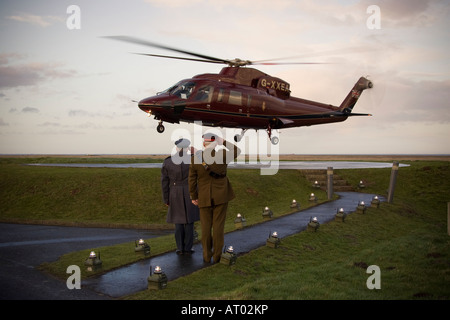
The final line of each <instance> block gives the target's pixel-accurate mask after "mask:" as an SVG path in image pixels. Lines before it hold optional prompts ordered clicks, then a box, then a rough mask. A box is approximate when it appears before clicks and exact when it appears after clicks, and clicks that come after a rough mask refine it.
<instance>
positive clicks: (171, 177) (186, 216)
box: [161, 155, 200, 224]
mask: <svg viewBox="0 0 450 320" xmlns="http://www.w3.org/2000/svg"><path fill="white" fill-rule="evenodd" d="M177 156H178V155H177ZM178 159H180V158H177V160H178ZM179 162H180V161H172V157H168V158H166V159H164V162H163V165H162V169H161V187H162V196H163V201H164V203H165V204H168V205H169V209H168V211H167V219H166V221H167V222H168V223H174V224H186V223H192V222H195V221H198V220H200V215H199V210H198V207H197V206H195V205H193V204H192V201H191V199H190V196H189V185H188V178H189V161H185V162H182V163H179ZM178 163H179V164H178Z"/></svg>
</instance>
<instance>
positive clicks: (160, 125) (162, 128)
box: [156, 123, 166, 133]
mask: <svg viewBox="0 0 450 320" xmlns="http://www.w3.org/2000/svg"><path fill="white" fill-rule="evenodd" d="M165 129H166V128H164V126H163V124H162V123H160V124H158V126H157V127H156V131H158V132H159V133H163V132H164V130H165Z"/></svg>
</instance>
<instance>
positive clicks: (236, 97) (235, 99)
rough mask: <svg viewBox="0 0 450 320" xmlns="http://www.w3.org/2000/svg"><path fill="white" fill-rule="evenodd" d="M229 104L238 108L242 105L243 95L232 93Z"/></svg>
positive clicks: (237, 92) (236, 92)
mask: <svg viewBox="0 0 450 320" xmlns="http://www.w3.org/2000/svg"><path fill="white" fill-rule="evenodd" d="M228 103H229V104H235V105H238V106H241V105H242V93H240V92H239V91H233V90H231V91H230V98H229V100H228Z"/></svg>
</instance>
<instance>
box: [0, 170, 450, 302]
mask: <svg viewBox="0 0 450 320" xmlns="http://www.w3.org/2000/svg"><path fill="white" fill-rule="evenodd" d="M409 164H410V165H411V166H410V167H405V168H400V170H399V174H398V178H397V186H396V190H395V195H394V203H392V204H388V203H383V204H382V205H381V206H380V208H378V209H372V208H370V209H368V210H367V213H366V214H365V215H358V214H350V215H349V216H348V217H347V219H346V222H345V223H339V222H330V223H328V224H323V225H321V227H320V229H319V231H318V232H316V233H309V232H301V233H299V234H296V235H293V236H289V237H286V238H283V239H282V244H281V246H280V247H279V248H278V249H272V248H268V247H261V248H259V249H256V250H254V251H252V252H250V253H248V254H245V255H242V256H240V257H239V258H238V260H237V263H236V265H234V266H231V267H227V266H225V265H222V264H217V265H214V266H211V267H209V268H205V269H202V270H200V271H198V272H195V273H193V274H191V275H189V276H186V277H183V278H179V279H177V280H174V281H171V282H169V285H168V287H167V289H165V290H160V291H142V292H139V293H137V294H135V295H131V296H129V297H126V298H128V299H447V300H448V299H450V285H449V284H450V237H449V236H448V234H447V217H446V216H447V214H446V213H447V202H448V201H450V196H449V191H450V165H449V162H439V161H436V162H425V161H415V162H409ZM28 170H30V171H28ZM47 170H48V171H47ZM54 170H55V171H54ZM58 170H61V171H58ZM39 171H40V172H39ZM84 171H86V172H87V173H86V174H85V173H84ZM0 172H1V185H0V196H1V199H0V201H1V203H0V205H1V208H2V209H1V210H2V211H1V217H4V216H8V217H13V216H14V215H15V214H20V212H21V211H22V210H25V208H28V211H27V212H28V215H29V214H30V212H36V213H40V214H41V215H43V214H44V212H48V211H49V210H48V209H47V210H43V209H42V206H43V205H44V204H45V205H49V203H50V202H52V201H51V199H49V200H48V202H46V200H44V199H45V198H46V197H58V195H57V194H58V192H59V193H62V194H64V195H65V197H66V198H70V197H73V195H71V192H70V190H73V188H74V186H75V187H78V188H80V189H81V190H82V191H85V192H86V193H88V192H95V193H96V194H97V195H99V194H104V195H105V194H108V193H107V192H106V190H107V189H114V190H110V194H114V195H115V196H116V197H121V195H122V193H121V192H119V191H120V190H122V189H123V190H126V185H127V184H131V187H130V188H133V190H130V191H129V193H127V194H128V196H131V197H133V195H136V194H140V191H138V190H137V188H143V189H144V190H143V194H141V196H142V198H141V197H140V196H139V197H135V198H134V197H133V198H131V199H129V200H133V201H131V202H129V203H130V204H133V205H132V206H133V207H136V206H138V204H137V203H138V202H139V201H142V202H145V201H146V200H145V199H147V203H146V206H143V207H142V210H143V211H144V212H145V213H140V214H141V215H142V217H145V218H140V219H141V220H139V218H135V219H137V220H136V221H145V222H147V223H148V221H149V217H150V216H151V217H152V220H151V221H152V222H155V223H164V219H165V209H164V207H161V209H157V208H158V205H159V204H158V203H160V198H158V195H153V196H152V197H153V198H152V199H154V202H155V203H152V202H151V201H149V200H148V199H149V198H150V195H152V194H153V193H152V192H149V190H150V189H151V188H154V189H155V190H152V191H154V192H158V191H157V190H159V180H158V177H159V171H158V170H155V169H151V170H145V169H144V170H143V169H136V170H133V169H118V170H116V169H102V170H99V169H67V168H66V169H62V168H45V169H44V168H30V167H20V166H17V165H14V164H9V165H6V164H5V165H2V166H1V170H0ZM390 172H391V170H390V169H358V170H357V169H353V170H336V173H337V174H339V175H340V176H342V177H344V178H346V179H347V180H348V181H349V182H350V183H351V184H353V185H356V184H357V183H358V182H359V181H360V180H363V182H364V183H365V185H366V188H365V190H364V192H369V193H379V194H385V193H386V190H387V188H388V185H389V178H390ZM84 174H85V175H84ZM39 175H41V176H40V178H39V177H38V176H39ZM109 175H111V176H119V177H120V179H119V180H117V181H118V182H117V181H116V182H115V183H113V184H109V183H104V184H103V183H99V181H102V180H106V179H107V178H106V177H105V176H109ZM51 176H53V177H58V178H53V179H56V180H52V179H50V177H51ZM70 176H72V177H81V178H80V180H78V182H76V183H75V184H74V185H70V186H66V187H65V188H62V187H63V186H64V185H65V182H64V181H65V180H67V179H69V180H70V179H72V178H71V177H70ZM138 176H139V177H141V178H142V179H141V178H138ZM44 177H46V179H43V178H44ZM93 177H96V178H93ZM5 179H6V180H5ZM86 179H87V180H88V181H90V184H92V186H90V184H89V183H86ZM109 179H113V177H109ZM135 179H136V180H138V181H140V182H139V183H137V185H135V184H133V183H132V182H131V181H132V180H135ZM23 180H25V181H23ZM49 180H50V181H51V182H49ZM230 180H231V181H232V183H233V186H234V188H235V191H237V194H238V197H237V199H236V200H234V201H233V202H232V204H231V205H230V209H229V213H230V214H229V216H228V219H227V228H228V229H232V228H233V220H234V216H235V213H236V212H241V213H243V214H244V215H245V216H246V217H247V218H248V220H250V221H252V220H253V217H254V219H257V218H259V217H260V215H261V208H262V207H263V206H264V205H266V204H269V205H270V206H271V207H272V208H273V210H274V212H275V215H277V213H278V211H277V210H279V211H283V212H285V213H287V212H288V211H289V209H286V206H288V204H289V203H290V201H291V200H292V198H297V200H299V201H300V202H301V204H302V205H304V204H306V203H307V195H308V194H309V192H311V189H310V186H309V184H308V183H307V182H306V181H305V180H304V179H303V178H302V176H301V174H300V173H299V172H298V171H291V170H286V171H284V170H283V171H280V172H279V173H278V174H277V175H276V176H260V175H259V171H257V170H255V171H253V170H230ZM5 181H6V182H5ZM8 181H9V183H7V182H8ZM44 181H47V182H46V183H44ZM55 181H59V184H60V186H59V187H58V188H56V187H54V188H51V186H52V185H55V184H56V182H55ZM13 182H14V183H16V184H20V186H21V187H19V186H15V187H12V186H11V185H10V184H11V183H13ZM63 182H64V183H63ZM111 182H114V181H111ZM80 186H82V187H80ZM101 186H104V187H101ZM156 189H157V190H156ZM51 190H53V192H51ZM58 190H59V191H58ZM286 190H288V192H286ZM133 191H134V192H133ZM127 192H128V191H127ZM295 192H298V193H297V194H296V193H295ZM16 193H17V195H16ZM68 194H69V195H68ZM5 196H7V197H8V198H6V199H5V198H4V197H5ZM76 196H79V197H78V199H79V201H80V203H83V202H84V201H87V202H89V201H92V202H94V203H92V204H91V205H92V207H96V208H101V207H102V206H101V205H100V206H99V205H98V204H97V203H96V202H98V201H102V198H101V197H98V196H97V197H95V196H93V197H92V198H89V197H90V196H89V195H87V194H84V192H79V193H77V194H76ZM159 196H160V194H159ZM33 197H35V198H33ZM75 198H76V197H75ZM112 198H113V197H112ZM321 198H322V199H325V195H324V194H321ZM82 199H83V200H82ZM88 199H90V200H88ZM13 200H14V201H13ZM81 200H82V201H81ZM119 200H120V201H118V202H117V201H116V203H115V204H114V202H113V201H109V202H108V201H105V202H103V203H104V205H107V206H108V208H109V210H113V209H114V208H116V207H118V204H121V203H122V202H121V201H122V198H120V199H119ZM126 200H128V199H126V197H125V198H124V199H123V201H124V202H125V203H126V202H127V201H126ZM17 201H19V202H20V201H25V203H28V205H26V206H25V204H18V203H17ZM73 201H75V204H72V206H73V208H72V209H70V210H65V209H64V208H66V207H65V205H64V201H61V200H60V201H59V202H60V210H61V211H63V212H64V213H65V214H66V216H65V217H61V218H60V219H62V218H64V219H66V220H70V219H71V218H69V217H68V213H67V212H73V214H72V219H73V218H74V217H79V215H77V213H76V211H77V210H76V207H77V205H76V203H77V202H76V200H75V199H74V200H73ZM33 203H36V204H35V205H34V206H33V205H32V204H33ZM286 203H287V204H286ZM16 204H17V206H19V209H17V207H16ZM49 206H50V205H49ZM39 207H41V208H39ZM86 207H87V208H89V207H90V206H86ZM303 207H304V206H303ZM5 208H6V209H7V210H5ZM50 208H52V207H51V206H50ZM55 208H57V207H55ZM149 208H152V210H149ZM114 210H118V208H116V209H114ZM58 211H59V210H55V211H52V212H53V213H52V214H50V215H49V216H45V217H46V218H49V219H53V218H54V217H53V214H57V212H58ZM132 211H136V212H139V211H140V210H132ZM14 212H15V213H14ZM102 212H103V213H102V215H99V213H98V211H96V213H95V214H94V213H93V212H91V213H90V215H89V216H88V217H91V218H92V215H94V216H95V219H93V218H92V219H91V221H92V220H96V219H97V220H98V221H103V220H105V221H108V220H110V219H112V218H111V217H110V213H109V211H108V210H103V211H102ZM157 212H158V213H157ZM79 214H80V213H79ZM279 214H281V212H280V213H279ZM119 216H120V215H116V216H115V218H114V221H118V220H119V219H118V217H119ZM122 216H123V214H122ZM45 217H44V216H43V217H42V218H45ZM156 217H159V220H158V219H157V218H156ZM77 219H79V218H77ZM83 219H84V218H83ZM142 219H143V220H142ZM153 219H155V220H154V221H153ZM164 239H165V240H164ZM149 242H150V243H151V245H152V253H153V254H156V253H157V252H164V251H166V249H164V246H167V247H168V248H169V247H170V246H171V243H172V245H173V239H172V238H171V237H170V238H167V237H162V239H152V240H151V241H149ZM122 246H123V249H120V250H124V251H123V255H128V256H129V255H131V256H132V255H134V252H133V253H132V254H131V253H130V251H128V250H130V249H129V247H130V246H134V244H124V245H122ZM114 248H115V249H114ZM117 248H118V247H117V246H114V247H111V248H105V249H101V250H102V257H106V256H109V253H108V251H107V250H119V249H117ZM87 252H88V251H87ZM74 254H77V253H74ZM74 254H70V255H65V256H64V257H62V258H61V259H60V260H59V261H58V263H59V266H56V267H55V272H56V270H57V269H61V270H62V271H61V277H63V278H65V277H67V275H66V274H65V270H66V267H67V266H68V265H70V264H80V263H82V262H80V259H81V261H84V259H85V257H86V253H81V254H80V253H78V254H80V255H79V256H78V257H76V256H74ZM74 259H75V260H74ZM77 259H78V260H77ZM104 259H105V260H104V264H105V262H106V258H104ZM74 261H75V263H74ZM108 263H109V262H108ZM52 265H53V264H52ZM370 265H377V266H379V268H380V270H381V275H380V278H381V289H380V290H377V289H374V290H369V289H368V288H367V286H366V281H367V279H368V277H369V276H370V274H368V273H366V270H367V267H368V266H370Z"/></svg>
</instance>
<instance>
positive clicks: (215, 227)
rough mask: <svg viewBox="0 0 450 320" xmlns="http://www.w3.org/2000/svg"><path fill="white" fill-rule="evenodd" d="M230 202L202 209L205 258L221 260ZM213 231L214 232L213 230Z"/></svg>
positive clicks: (215, 260) (201, 222)
mask: <svg viewBox="0 0 450 320" xmlns="http://www.w3.org/2000/svg"><path fill="white" fill-rule="evenodd" d="M227 208H228V202H226V203H222V204H219V205H214V206H211V207H203V208H199V209H200V224H201V227H202V247H203V260H204V261H205V262H210V261H211V257H212V258H213V261H214V263H216V262H219V261H220V256H221V254H222V248H223V243H224V228H225V218H226V216H227ZM211 231H212V232H211Z"/></svg>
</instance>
